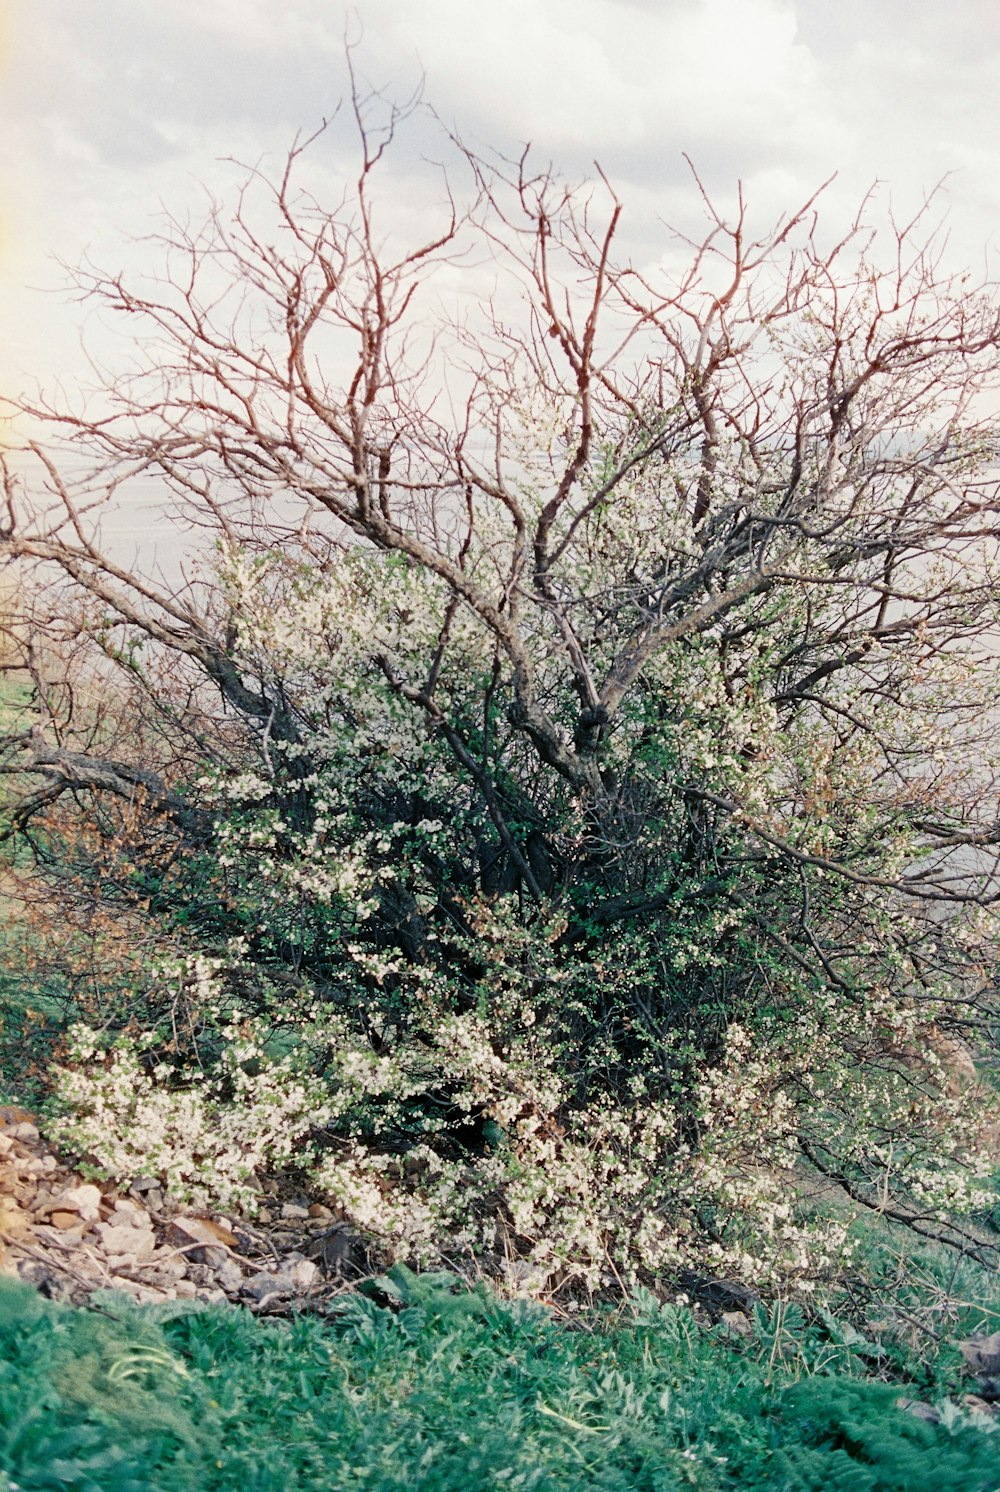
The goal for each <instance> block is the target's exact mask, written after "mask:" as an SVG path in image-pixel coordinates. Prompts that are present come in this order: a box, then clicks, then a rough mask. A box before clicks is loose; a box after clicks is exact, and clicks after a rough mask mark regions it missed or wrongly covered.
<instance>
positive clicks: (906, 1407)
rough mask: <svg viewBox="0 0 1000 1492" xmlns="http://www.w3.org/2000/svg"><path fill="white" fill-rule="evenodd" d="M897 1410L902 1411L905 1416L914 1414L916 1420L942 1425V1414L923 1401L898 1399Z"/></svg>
mask: <svg viewBox="0 0 1000 1492" xmlns="http://www.w3.org/2000/svg"><path fill="white" fill-rule="evenodd" d="M896 1408H897V1409H902V1411H903V1413H904V1414H912V1415H913V1416H914V1418H915V1419H922V1420H925V1421H926V1422H927V1424H929V1425H939V1424H940V1423H941V1415H940V1412H939V1411H938V1410H937V1409H935V1408H934V1406H933V1404H925V1403H924V1402H923V1400H922V1399H897V1400H896Z"/></svg>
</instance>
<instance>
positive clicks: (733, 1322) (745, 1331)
mask: <svg viewBox="0 0 1000 1492" xmlns="http://www.w3.org/2000/svg"><path fill="white" fill-rule="evenodd" d="M719 1320H720V1321H721V1322H722V1324H723V1325H724V1326H725V1328H726V1331H727V1332H729V1333H730V1334H731V1335H732V1336H735V1337H752V1336H753V1322H752V1321H751V1320H750V1317H749V1316H748V1315H747V1314H746V1312H745V1311H723V1313H722V1315H721V1316H720V1317H719Z"/></svg>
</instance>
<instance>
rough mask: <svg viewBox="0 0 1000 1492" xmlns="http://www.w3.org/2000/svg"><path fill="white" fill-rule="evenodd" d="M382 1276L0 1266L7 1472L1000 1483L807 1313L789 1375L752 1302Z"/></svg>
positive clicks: (11, 1484)
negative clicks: (196, 1290) (276, 1317)
mask: <svg viewBox="0 0 1000 1492" xmlns="http://www.w3.org/2000/svg"><path fill="white" fill-rule="evenodd" d="M383 1291H384V1292H385V1293H383V1294H382V1295H381V1296H380V1297H379V1299H378V1301H376V1300H375V1299H370V1298H367V1297H365V1296H352V1297H347V1298H345V1299H344V1301H343V1303H342V1304H341V1305H340V1306H339V1307H338V1312H337V1314H336V1315H334V1316H333V1317H330V1318H327V1319H322V1318H318V1317H315V1316H312V1317H300V1318H298V1319H297V1320H295V1321H293V1322H292V1323H290V1324H289V1323H284V1322H267V1321H258V1320H255V1319H254V1318H253V1317H251V1316H249V1315H248V1314H247V1313H245V1312H242V1311H239V1310H237V1309H234V1308H231V1307H227V1308H210V1309H203V1310H197V1309H192V1308H190V1307H184V1308H181V1307H180V1306H178V1307H171V1308H164V1307H161V1308H158V1309H148V1308H147V1309H139V1308H136V1307H132V1306H129V1305H128V1304H127V1303H124V1302H122V1301H121V1300H119V1299H117V1298H114V1297H109V1298H108V1299H106V1300H105V1301H104V1302H103V1310H102V1311H100V1312H98V1311H93V1310H90V1311H84V1310H73V1309H70V1308H66V1307H57V1306H53V1305H51V1304H50V1303H48V1302H46V1301H43V1300H41V1299H40V1298H39V1297H38V1296H36V1295H35V1294H33V1293H32V1292H30V1291H29V1290H27V1289H25V1288H23V1287H20V1286H18V1285H15V1284H13V1283H10V1282H0V1468H2V1470H0V1488H3V1489H4V1492H13V1489H14V1488H19V1489H24V1492H28V1489H32V1492H33V1489H42V1488H53V1489H54V1488H60V1489H70V1492H75V1489H79V1492H90V1489H100V1492H138V1489H150V1492H152V1489H156V1492H171V1489H178V1488H184V1489H192V1492H211V1489H215V1488H219V1489H222V1488H225V1489H234V1492H235V1489H238V1492H290V1489H311V1488H331V1489H334V1488H335V1489H345V1492H347V1489H362V1488H364V1489H371V1492H383V1489H384V1492H388V1489H397V1488H425V1489H428V1492H479V1489H492V1488H497V1489H514V1488H517V1489H522V1492H542V1489H545V1492H548V1489H580V1492H584V1489H594V1492H597V1489H601V1492H616V1489H630V1492H631V1489H648V1492H674V1489H680V1488H697V1489H706V1492H714V1489H718V1492H724V1489H736V1488H739V1489H750V1492H753V1489H764V1488H767V1489H775V1492H782V1489H789V1492H791V1489H808V1488H817V1489H819V1488H824V1489H826V1488H838V1487H846V1488H850V1489H851V1492H923V1489H927V1492H932V1489H933V1492H939V1489H941V1488H945V1487H952V1486H955V1487H961V1488H962V1492H996V1489H997V1487H998V1486H1000V1481H998V1472H997V1467H998V1465H1000V1455H998V1452H1000V1440H998V1439H996V1438H995V1437H994V1436H992V1435H989V1434H987V1433H985V1432H984V1430H982V1429H980V1428H977V1427H975V1426H970V1425H969V1424H968V1423H966V1422H965V1420H964V1419H963V1417H962V1416H960V1415H958V1414H957V1413H952V1414H951V1416H950V1421H951V1423H950V1427H948V1428H946V1427H945V1426H943V1425H929V1424H925V1423H923V1422H921V1421H919V1420H917V1419H915V1418H913V1417H912V1416H910V1415H907V1414H904V1413H903V1412H902V1411H901V1410H899V1409H898V1408H896V1406H895V1400H896V1398H897V1397H898V1395H899V1389H898V1387H892V1386H886V1385H881V1384H874V1383H871V1382H868V1381H865V1380H864V1379H862V1378H859V1377H856V1376H852V1374H853V1373H855V1372H857V1371H858V1370H859V1369H860V1367H861V1365H862V1364H861V1359H860V1358H857V1357H856V1356H855V1355H854V1353H853V1351H852V1348H851V1347H850V1346H849V1345H848V1344H846V1343H844V1342H843V1341H838V1340H837V1333H836V1331H833V1332H832V1333H830V1332H827V1333H825V1334H824V1333H823V1332H822V1331H820V1332H818V1333H817V1332H816V1331H815V1330H814V1329H813V1328H810V1329H809V1331H805V1330H804V1329H803V1330H800V1331H799V1337H800V1338H801V1340H802V1341H804V1342H806V1344H807V1345H806V1348H805V1349H804V1350H805V1352H806V1355H808V1354H812V1356H813V1358H814V1359H815V1361H816V1362H817V1363H818V1364H821V1366H822V1367H823V1368H825V1369H832V1368H838V1369H839V1370H840V1371H839V1373H838V1374H836V1375H832V1374H831V1373H829V1372H827V1371H819V1372H816V1371H813V1372H811V1373H808V1374H805V1375H801V1368H802V1366H803V1362H804V1360H805V1359H804V1358H803V1357H802V1356H801V1354H800V1357H799V1360H798V1362H797V1363H796V1367H795V1371H794V1372H793V1371H791V1370H790V1368H789V1367H788V1366H787V1365H785V1364H783V1362H782V1361H781V1360H780V1354H779V1353H777V1352H776V1350H775V1339H774V1334H773V1332H772V1333H771V1335H770V1336H769V1335H768V1323H767V1320H765V1319H762V1321H761V1323H760V1324H761V1329H762V1335H761V1340H760V1342H759V1343H758V1344H757V1345H755V1346H754V1347H753V1348H752V1350H744V1351H742V1352H740V1351H735V1350H733V1349H732V1348H731V1347H728V1346H727V1345H726V1344H725V1343H724V1342H723V1341H722V1340H720V1339H718V1338H717V1337H716V1336H715V1335H706V1334H705V1333H704V1332H703V1331H701V1330H700V1329H699V1328H698V1327H697V1326H696V1325H695V1323H694V1321H693V1319H692V1318H691V1316H690V1315H689V1314H688V1313H687V1312H686V1311H685V1310H681V1309H676V1308H673V1307H665V1308H661V1307H658V1306H657V1305H656V1304H655V1302H654V1301H653V1300H652V1298H651V1297H646V1298H644V1299H643V1300H642V1301H641V1302H640V1303H639V1306H638V1308H637V1310H636V1311H635V1312H634V1313H633V1315H632V1316H631V1317H625V1316H621V1315H618V1316H616V1317H614V1318H611V1319H609V1320H608V1321H607V1322H606V1323H605V1325H604V1327H603V1328H602V1329H578V1330H569V1329H567V1328H566V1327H565V1326H561V1325H559V1324H558V1323H556V1322H554V1321H553V1320H552V1319H551V1318H550V1316H549V1315H548V1314H547V1313H546V1312H545V1311H543V1310H541V1309H540V1308H538V1307H536V1306H533V1305H529V1304H526V1303H518V1302H515V1303H513V1304H511V1303H502V1302H499V1301H497V1300H496V1299H494V1298H492V1297H490V1296H489V1295H487V1294H486V1293H485V1292H473V1293H471V1294H470V1293H467V1292H459V1291H457V1290H456V1289H455V1282H454V1281H453V1280H451V1279H449V1278H447V1277H442V1276H425V1277H423V1278H422V1279H419V1280H416V1279H414V1277H413V1276H410V1275H408V1274H407V1273H406V1272H405V1271H396V1272H395V1273H394V1275H393V1278H392V1279H391V1280H389V1281H388V1282H383ZM787 1325H788V1323H787V1321H786V1323H785V1326H787ZM799 1325H801V1323H799ZM784 1329H785V1327H784V1326H782V1324H781V1323H778V1330H779V1331H782V1330H784ZM810 1332H811V1333H812V1335H811V1336H810Z"/></svg>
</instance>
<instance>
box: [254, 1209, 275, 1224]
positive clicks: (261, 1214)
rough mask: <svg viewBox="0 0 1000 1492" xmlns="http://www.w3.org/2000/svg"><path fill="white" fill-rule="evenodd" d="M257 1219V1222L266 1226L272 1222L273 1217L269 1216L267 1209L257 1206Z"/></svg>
mask: <svg viewBox="0 0 1000 1492" xmlns="http://www.w3.org/2000/svg"><path fill="white" fill-rule="evenodd" d="M257 1221H258V1222H259V1223H263V1224H264V1225H265V1227H266V1226H267V1224H268V1223H270V1222H273V1218H272V1216H271V1213H270V1212H268V1210H267V1208H266V1207H258V1208H257Z"/></svg>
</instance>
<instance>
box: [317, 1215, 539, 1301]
mask: <svg viewBox="0 0 1000 1492" xmlns="http://www.w3.org/2000/svg"><path fill="white" fill-rule="evenodd" d="M306 1254H307V1256H308V1257H309V1258H310V1259H314V1260H315V1261H316V1263H317V1264H318V1265H319V1267H320V1268H321V1269H322V1271H323V1273H324V1274H327V1275H339V1276H345V1275H355V1274H361V1273H363V1272H364V1268H365V1247H364V1244H363V1242H362V1240H361V1239H360V1238H359V1237H358V1236H357V1234H355V1233H352V1232H351V1231H350V1229H349V1228H348V1227H347V1225H346V1224H345V1223H335V1224H334V1225H333V1227H332V1228H327V1229H326V1230H325V1231H324V1232H323V1233H320V1234H319V1235H318V1236H317V1237H314V1238H311V1239H310V1240H309V1242H308V1244H307V1245H306ZM512 1262H514V1263H516V1264H518V1265H522V1264H523V1268H521V1269H519V1270H517V1271H515V1270H514V1269H510V1270H509V1271H508V1273H509V1275H510V1278H511V1281H512V1283H514V1284H515V1286H516V1287H517V1288H518V1289H520V1290H527V1291H532V1290H533V1291H536V1292H537V1291H541V1290H544V1288H545V1285H546V1282H547V1281H548V1278H549V1271H548V1269H547V1268H545V1267H541V1268H539V1267H538V1266H537V1265H530V1264H525V1263H524V1262H523V1261H520V1260H517V1261H512Z"/></svg>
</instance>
